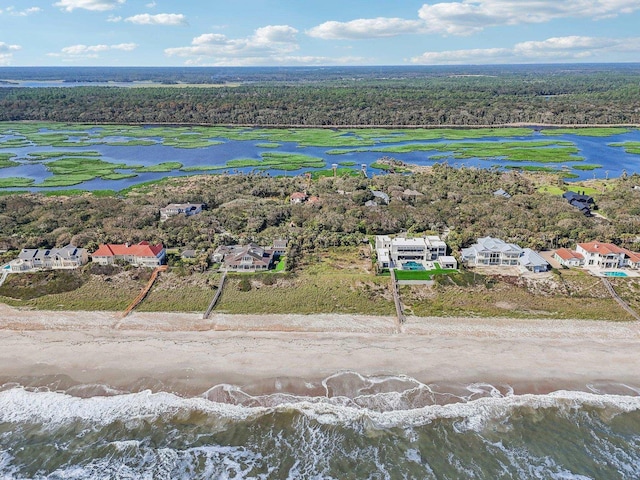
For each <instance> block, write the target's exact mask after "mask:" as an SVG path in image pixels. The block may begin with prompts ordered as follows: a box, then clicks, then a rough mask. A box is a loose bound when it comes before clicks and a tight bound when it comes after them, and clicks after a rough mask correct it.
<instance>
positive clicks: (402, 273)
mask: <svg viewBox="0 0 640 480" xmlns="http://www.w3.org/2000/svg"><path fill="white" fill-rule="evenodd" d="M457 272H458V270H452V269H443V268H434V269H433V270H423V271H420V270H413V271H412V270H396V271H395V273H396V279H397V280H432V279H433V277H434V276H436V275H445V274H449V273H457Z"/></svg>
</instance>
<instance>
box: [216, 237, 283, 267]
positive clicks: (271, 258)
mask: <svg viewBox="0 0 640 480" xmlns="http://www.w3.org/2000/svg"><path fill="white" fill-rule="evenodd" d="M276 256H277V255H276V252H275V250H274V249H273V248H263V247H260V246H258V245H256V244H255V243H250V244H249V245H223V246H220V247H218V248H216V250H215V252H214V253H213V260H214V261H215V262H222V268H223V269H225V270H227V271H230V272H259V271H265V270H269V269H271V268H273V266H274V265H275V259H276Z"/></svg>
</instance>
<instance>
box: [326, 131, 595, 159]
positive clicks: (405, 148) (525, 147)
mask: <svg viewBox="0 0 640 480" xmlns="http://www.w3.org/2000/svg"><path fill="white" fill-rule="evenodd" d="M472 131H474V130H472ZM434 150H435V151H439V152H451V153H452V157H453V158H456V159H460V160H463V159H467V158H501V159H504V160H507V161H511V162H540V163H563V162H575V161H580V160H584V159H583V158H582V157H577V156H575V154H576V153H578V151H579V150H578V148H577V147H576V146H575V144H574V143H573V142H566V141H553V140H532V141H518V142H506V141H501V142H460V143H429V144H410V145H397V146H393V147H375V148H369V149H357V150H330V151H329V152H327V153H328V154H332V155H338V154H345V153H352V152H362V151H371V152H380V153H409V152H429V151H434ZM432 158H434V157H432ZM437 158H442V156H441V155H439V156H438V157H437Z"/></svg>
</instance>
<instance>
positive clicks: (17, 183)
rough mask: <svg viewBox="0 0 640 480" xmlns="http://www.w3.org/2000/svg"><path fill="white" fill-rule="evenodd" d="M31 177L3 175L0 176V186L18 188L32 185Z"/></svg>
mask: <svg viewBox="0 0 640 480" xmlns="http://www.w3.org/2000/svg"><path fill="white" fill-rule="evenodd" d="M33 183H34V180H33V178H27V177H5V178H0V188H20V187H30V186H31V185H33Z"/></svg>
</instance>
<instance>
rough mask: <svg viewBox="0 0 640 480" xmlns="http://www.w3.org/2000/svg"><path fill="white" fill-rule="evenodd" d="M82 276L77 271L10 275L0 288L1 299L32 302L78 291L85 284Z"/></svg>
mask: <svg viewBox="0 0 640 480" xmlns="http://www.w3.org/2000/svg"><path fill="white" fill-rule="evenodd" d="M84 281H85V280H84V279H83V277H82V275H81V274H79V273H78V272H75V271H55V272H42V273H21V274H19V275H9V277H8V278H7V280H6V281H5V283H4V284H3V285H2V286H1V287H0V297H6V298H8V299H13V300H19V301H24V300H31V299H34V298H38V297H42V296H45V295H52V294H57V293H64V292H70V291H73V290H76V289H77V288H79V287H80V286H82V284H83V283H84Z"/></svg>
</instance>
